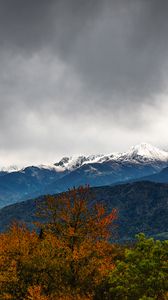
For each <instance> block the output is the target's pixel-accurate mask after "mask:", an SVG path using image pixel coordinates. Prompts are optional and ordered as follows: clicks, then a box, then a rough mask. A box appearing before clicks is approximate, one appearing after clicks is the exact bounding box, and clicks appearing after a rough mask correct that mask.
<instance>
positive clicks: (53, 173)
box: [0, 143, 168, 207]
mask: <svg viewBox="0 0 168 300" xmlns="http://www.w3.org/2000/svg"><path fill="white" fill-rule="evenodd" d="M167 167H168V152H166V151H163V150H160V149H158V148H156V147H153V146H151V145H149V144H146V143H142V144H140V145H137V146H135V147H132V148H131V149H130V150H129V151H128V152H124V153H111V154H109V155H90V156H78V157H64V158H63V159H61V160H60V161H59V162H57V163H55V164H53V165H49V166H46V165H40V166H29V167H26V168H22V169H19V168H17V167H15V166H14V167H12V168H9V169H8V168H6V167H4V168H1V169H0V207H3V206H6V205H8V204H12V203H15V202H19V201H22V200H26V199H30V198H34V197H37V196H40V195H45V194H54V193H59V192H62V191H66V190H67V189H68V188H70V187H73V186H79V185H84V184H89V185H90V186H103V185H111V184H116V183H118V182H128V181H132V180H141V179H140V178H143V180H144V177H145V180H151V181H160V182H162V180H161V178H163V177H162V175H159V174H162V173H159V172H161V171H162V170H163V169H164V168H167ZM163 172H166V171H163ZM155 174H157V175H155ZM148 176H149V177H148ZM152 176H153V177H152ZM155 176H156V177H155ZM147 178H148V179H147ZM152 178H154V180H152ZM164 182H168V180H167V179H166V176H164Z"/></svg>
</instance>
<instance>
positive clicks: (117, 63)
mask: <svg viewBox="0 0 168 300" xmlns="http://www.w3.org/2000/svg"><path fill="white" fill-rule="evenodd" d="M167 82H168V1H167V0H161V1H158V0H117V1H116V0H103V1H102V0H29V1H27V0H0V165H1V166H6V165H13V164H20V165H28V164H40V163H50V162H56V161H58V160H59V159H60V158H61V157H63V156H70V155H78V154H85V155H87V154H97V153H110V152H114V151H125V150H127V149H128V148H129V147H131V146H132V145H135V144H138V143H141V142H147V143H151V144H153V145H155V146H159V147H161V148H162V149H168V137H167V128H168V118H167V116H168V84H167Z"/></svg>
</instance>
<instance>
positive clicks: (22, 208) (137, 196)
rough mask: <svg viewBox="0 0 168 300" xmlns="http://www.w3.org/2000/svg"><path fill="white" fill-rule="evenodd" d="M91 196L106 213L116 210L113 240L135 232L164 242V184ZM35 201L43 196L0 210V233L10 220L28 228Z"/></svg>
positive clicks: (167, 193) (167, 234) (167, 187)
mask: <svg viewBox="0 0 168 300" xmlns="http://www.w3.org/2000/svg"><path fill="white" fill-rule="evenodd" d="M91 192H92V194H93V199H94V201H95V200H97V201H98V202H100V201H101V202H104V203H105V204H106V205H107V207H108V209H109V211H110V210H111V209H112V208H117V209H118V221H117V224H118V226H117V230H116V232H115V236H114V239H116V240H119V241H129V240H132V239H134V237H135V234H137V233H139V232H144V233H145V234H146V235H147V236H154V237H156V238H160V239H164V238H168V217H167V216H168V184H160V183H153V182H135V183H128V184H122V185H116V186H114V187H112V186H104V187H97V188H92V189H91ZM39 201H44V196H43V197H40V198H38V199H36V200H27V201H25V202H21V203H17V204H13V205H10V206H7V207H4V208H2V209H0V231H3V230H6V229H7V228H8V227H9V225H10V223H11V222H12V221H14V220H18V221H24V222H26V224H27V225H28V226H29V227H30V228H32V226H33V221H35V220H36V219H37V218H36V215H35V213H36V203H37V202H39Z"/></svg>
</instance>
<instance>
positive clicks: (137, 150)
mask: <svg viewBox="0 0 168 300" xmlns="http://www.w3.org/2000/svg"><path fill="white" fill-rule="evenodd" d="M127 156H128V157H129V158H131V157H132V158H133V159H135V158H136V157H142V158H144V159H149V160H162V161H165V160H168V152H166V151H163V150H160V149H159V148H157V147H154V146H152V145H150V144H147V143H141V144H139V145H136V146H134V147H131V149H130V151H128V152H127Z"/></svg>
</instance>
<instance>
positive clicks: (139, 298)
mask: <svg viewBox="0 0 168 300" xmlns="http://www.w3.org/2000/svg"><path fill="white" fill-rule="evenodd" d="M137 238H138V241H137V243H136V245H135V247H134V248H133V249H127V250H126V252H125V258H124V260H123V261H119V262H118V263H117V265H116V268H115V269H114V270H113V271H112V272H111V273H110V276H109V281H108V284H109V287H110V288H109V294H108V297H106V299H118V300H156V299H157V300H162V299H164V300H165V299H168V241H162V242H161V241H155V240H154V239H153V238H149V239H147V238H145V235H144V234H139V235H138V236H137Z"/></svg>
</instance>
